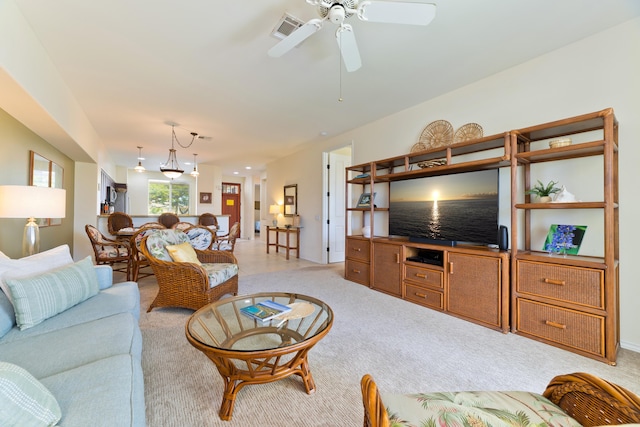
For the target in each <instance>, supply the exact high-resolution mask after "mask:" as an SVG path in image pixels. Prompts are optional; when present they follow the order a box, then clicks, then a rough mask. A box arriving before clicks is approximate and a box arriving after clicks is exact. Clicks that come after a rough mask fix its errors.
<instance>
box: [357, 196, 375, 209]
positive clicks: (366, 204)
mask: <svg viewBox="0 0 640 427" xmlns="http://www.w3.org/2000/svg"><path fill="white" fill-rule="evenodd" d="M375 198H376V193H373V194H371V193H362V194H361V195H360V198H359V199H358V204H357V205H356V207H357V208H370V207H371V203H372V202H373V199H375Z"/></svg>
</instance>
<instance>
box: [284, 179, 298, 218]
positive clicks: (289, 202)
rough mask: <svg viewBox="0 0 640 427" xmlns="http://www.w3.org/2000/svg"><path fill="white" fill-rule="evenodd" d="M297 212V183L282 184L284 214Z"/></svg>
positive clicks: (295, 213) (290, 214)
mask: <svg viewBox="0 0 640 427" xmlns="http://www.w3.org/2000/svg"><path fill="white" fill-rule="evenodd" d="M297 214H298V185H297V184H292V185H285V186H284V216H293V215H297Z"/></svg>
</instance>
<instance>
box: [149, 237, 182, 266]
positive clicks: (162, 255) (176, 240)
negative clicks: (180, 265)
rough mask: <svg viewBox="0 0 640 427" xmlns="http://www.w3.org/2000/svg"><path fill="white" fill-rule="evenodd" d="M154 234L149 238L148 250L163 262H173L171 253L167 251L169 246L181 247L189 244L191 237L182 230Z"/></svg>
mask: <svg viewBox="0 0 640 427" xmlns="http://www.w3.org/2000/svg"><path fill="white" fill-rule="evenodd" d="M153 231H154V232H153V233H151V234H150V235H149V237H148V238H147V249H148V250H149V252H150V253H151V255H153V256H154V257H156V258H158V259H159V260H162V261H169V262H171V261H173V260H172V259H171V257H170V256H169V252H168V251H167V250H166V249H165V246H167V245H179V244H180V243H185V242H189V236H187V235H186V234H185V233H184V232H183V231H180V230H170V229H167V230H153Z"/></svg>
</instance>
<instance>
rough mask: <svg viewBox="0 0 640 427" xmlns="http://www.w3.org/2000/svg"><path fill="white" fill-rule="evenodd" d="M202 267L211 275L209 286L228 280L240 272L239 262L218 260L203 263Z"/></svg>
mask: <svg viewBox="0 0 640 427" xmlns="http://www.w3.org/2000/svg"><path fill="white" fill-rule="evenodd" d="M202 267H204V269H205V270H206V271H207V276H209V286H210V287H212V288H213V287H214V286H217V285H219V284H221V283H224V282H226V281H227V280H229V279H231V278H232V277H233V276H235V275H236V274H238V264H231V263H226V262H217V263H211V264H208V263H207V264H202Z"/></svg>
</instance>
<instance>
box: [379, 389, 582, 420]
mask: <svg viewBox="0 0 640 427" xmlns="http://www.w3.org/2000/svg"><path fill="white" fill-rule="evenodd" d="M380 397H381V398H382V402H383V403H384V405H385V407H386V409H387V414H388V416H389V420H390V421H391V424H393V423H394V422H396V423H401V425H416V426H418V425H425V426H426V425H437V426H448V425H451V426H461V425H485V426H489V425H490V426H493V427H499V426H504V427H511V426H514V425H522V426H525V425H529V424H531V425H532V426H533V425H554V426H571V427H579V426H580V424H579V423H578V422H577V421H576V420H574V419H573V418H571V417H570V416H569V415H567V414H566V413H564V412H563V411H562V409H560V408H559V407H558V406H556V405H555V404H553V403H552V402H551V401H550V400H548V399H547V398H545V397H543V396H541V395H539V394H536V393H529V392H522V391H508V392H500V391H479V392H474V391H464V392H445V393H422V394H407V395H399V394H388V393H380Z"/></svg>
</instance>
